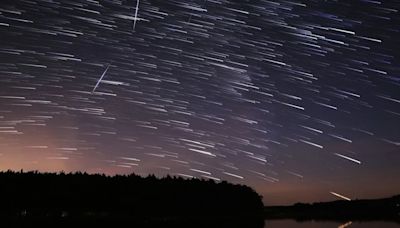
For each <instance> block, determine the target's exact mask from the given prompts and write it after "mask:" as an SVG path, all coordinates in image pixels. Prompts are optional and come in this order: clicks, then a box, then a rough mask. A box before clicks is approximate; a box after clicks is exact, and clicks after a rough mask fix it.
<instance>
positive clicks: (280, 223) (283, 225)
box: [264, 220, 400, 228]
mask: <svg viewBox="0 0 400 228" xmlns="http://www.w3.org/2000/svg"><path fill="white" fill-rule="evenodd" d="M382 227H384V228H399V227H400V224H399V223H395V222H384V221H372V222H370V221H367V222H352V221H347V222H331V221H304V222H297V221H295V220H267V221H265V226H264V228H382Z"/></svg>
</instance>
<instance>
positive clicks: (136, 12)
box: [133, 0, 140, 31]
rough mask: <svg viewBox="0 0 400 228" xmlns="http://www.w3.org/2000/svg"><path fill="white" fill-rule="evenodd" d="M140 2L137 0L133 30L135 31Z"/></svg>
mask: <svg viewBox="0 0 400 228" xmlns="http://www.w3.org/2000/svg"><path fill="white" fill-rule="evenodd" d="M139 3H140V0H136V11H135V19H134V21H133V31H135V28H136V21H137V19H138V18H137V15H138V11H139Z"/></svg>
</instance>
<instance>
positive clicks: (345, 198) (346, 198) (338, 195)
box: [330, 192, 351, 201]
mask: <svg viewBox="0 0 400 228" xmlns="http://www.w3.org/2000/svg"><path fill="white" fill-rule="evenodd" d="M330 193H331V194H332V195H334V196H336V197H339V198H341V199H344V200H347V201H351V199H350V198H349V197H346V196H343V195H340V194H339V193H336V192H330Z"/></svg>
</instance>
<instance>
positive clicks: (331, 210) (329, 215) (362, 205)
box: [264, 195, 400, 223]
mask: <svg viewBox="0 0 400 228" xmlns="http://www.w3.org/2000/svg"><path fill="white" fill-rule="evenodd" d="M264 215H265V218H266V219H267V220H276V219H293V220H296V221H310V220H315V221H392V222H397V223H400V195H397V196H393V197H390V198H384V199H372V200H352V201H344V200H339V201H333V202H322V203H312V204H304V203H297V204H294V205H293V206H267V207H265V208H264Z"/></svg>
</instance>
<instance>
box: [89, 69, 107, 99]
mask: <svg viewBox="0 0 400 228" xmlns="http://www.w3.org/2000/svg"><path fill="white" fill-rule="evenodd" d="M108 68H110V64H108V66H107V68H106V70H105V71H104V72H103V74H102V75H101V77H100V79H99V80H98V81H97V83H96V85H95V86H94V88H93V90H92V94H93V93H94V92H95V91H96V89H97V87H98V86H99V84H100V82H101V80H103V78H104V76H105V75H106V73H107V71H108Z"/></svg>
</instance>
